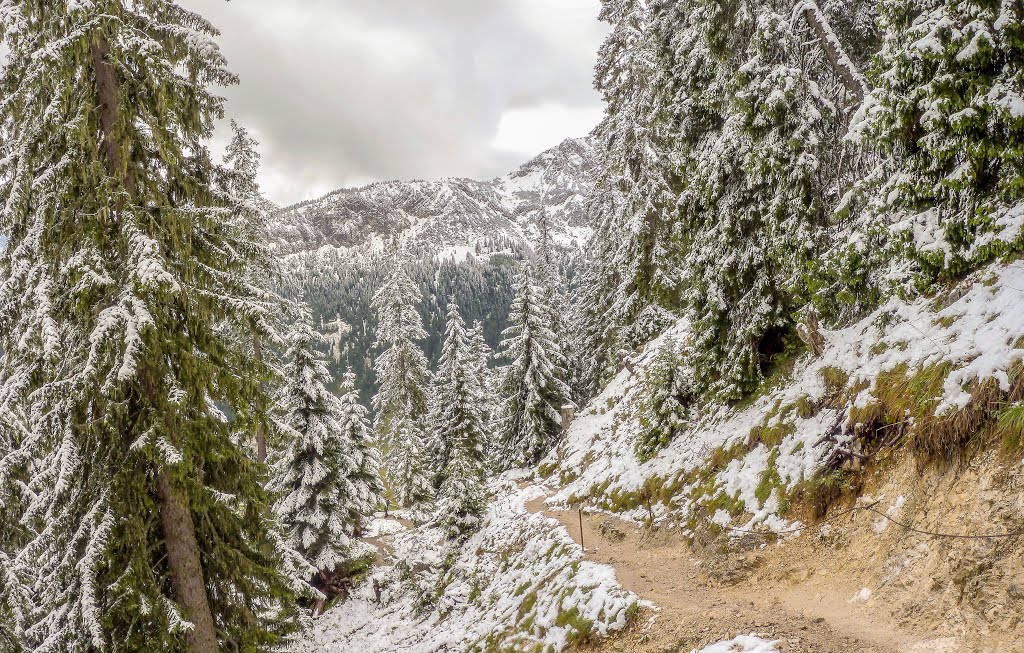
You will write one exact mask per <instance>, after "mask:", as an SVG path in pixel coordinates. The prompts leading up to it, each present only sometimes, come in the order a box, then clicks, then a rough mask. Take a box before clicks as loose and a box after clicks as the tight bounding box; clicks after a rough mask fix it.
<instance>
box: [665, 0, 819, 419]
mask: <svg viewBox="0 0 1024 653" xmlns="http://www.w3.org/2000/svg"><path fill="white" fill-rule="evenodd" d="M707 4H708V5H711V6H713V8H714V9H715V11H714V12H711V13H709V14H708V16H707V20H708V23H707V25H706V27H705V34H704V38H705V39H706V40H707V42H708V50H709V51H711V52H716V48H718V49H719V50H718V52H720V54H718V55H717V57H718V62H719V66H721V67H723V68H726V69H729V68H730V67H731V66H735V68H734V69H732V70H733V72H732V73H731V75H730V82H729V85H728V89H729V93H730V101H729V103H728V104H727V106H726V107H725V114H724V116H723V118H724V123H723V126H722V129H721V131H720V132H719V133H718V134H717V137H716V138H715V140H714V141H713V142H712V143H711V144H710V147H709V148H707V149H706V150H704V151H703V152H702V153H700V157H699V159H698V165H696V166H695V167H694V174H693V175H692V176H691V178H690V182H689V183H690V184H691V185H692V187H693V188H694V193H695V195H696V198H699V199H697V200H696V201H697V204H696V206H695V207H694V209H693V210H691V211H690V212H689V213H688V215H689V216H694V219H693V221H692V222H691V225H690V226H689V227H688V229H689V232H690V233H689V238H690V240H691V241H692V244H691V245H690V247H689V250H688V254H687V257H686V259H685V265H684V267H685V269H686V271H687V283H686V287H687V292H686V299H687V302H686V303H687V313H688V315H689V317H690V321H691V324H692V327H693V331H694V351H695V358H694V363H695V365H696V368H697V372H698V377H700V378H706V379H708V380H709V382H710V383H709V390H710V391H711V392H712V393H713V394H715V395H717V396H718V397H720V398H723V399H736V398H738V397H740V396H742V395H744V394H746V393H748V392H751V391H753V389H754V388H755V387H756V386H757V384H758V383H759V382H760V381H761V379H762V378H763V373H764V371H765V370H766V369H767V367H768V365H769V364H770V363H771V360H772V358H773V357H774V356H775V355H777V354H779V353H781V352H782V351H783V349H784V347H785V338H786V337H787V334H789V333H790V332H791V331H792V328H793V324H794V316H795V315H796V313H797V311H798V310H799V309H800V308H801V307H802V306H803V305H805V304H806V302H807V301H808V300H809V294H808V292H807V288H806V283H805V274H806V272H805V271H806V269H807V263H808V261H809V260H810V259H811V258H813V256H814V255H815V253H816V252H817V251H819V247H820V243H821V236H822V235H823V233H824V230H825V228H826V227H827V226H828V222H827V214H826V213H825V211H824V209H823V206H822V204H821V199H822V195H823V189H822V187H821V184H820V180H821V177H820V160H821V156H820V155H821V147H822V143H823V142H824V140H825V132H826V130H827V129H828V123H827V117H828V116H830V115H831V114H832V113H833V108H832V106H831V104H830V103H829V102H828V101H827V100H826V99H825V98H824V97H823V96H822V94H821V93H820V91H819V89H818V87H817V84H816V83H815V82H814V81H813V80H812V79H810V78H809V76H808V75H807V73H806V72H805V71H803V70H802V69H801V68H800V67H798V66H796V65H795V64H794V63H793V62H794V61H795V60H796V59H797V55H798V48H799V46H800V43H799V40H798V39H797V37H796V35H795V34H794V33H793V31H792V27H791V22H790V20H789V17H788V16H783V15H781V14H776V13H773V12H771V11H769V10H761V11H760V12H757V13H755V12H753V11H749V10H748V11H747V12H746V13H744V11H742V8H741V9H737V10H736V11H737V13H731V12H729V11H727V10H726V9H725V8H724V7H719V6H718V5H719V3H717V2H715V1H713V0H707ZM740 4H743V3H740ZM734 9H735V8H734ZM744 33H749V37H745V36H744ZM744 44H745V45H744ZM737 48H739V51H737Z"/></svg>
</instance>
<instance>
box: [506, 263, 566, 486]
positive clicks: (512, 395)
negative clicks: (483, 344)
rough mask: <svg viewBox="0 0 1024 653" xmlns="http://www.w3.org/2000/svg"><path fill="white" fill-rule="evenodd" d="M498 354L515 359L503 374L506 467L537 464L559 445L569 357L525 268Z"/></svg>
mask: <svg viewBox="0 0 1024 653" xmlns="http://www.w3.org/2000/svg"><path fill="white" fill-rule="evenodd" d="M518 286H519V287H518V291H517V294H516V299H515V301H514V302H513V303H512V310H511V314H510V316H509V320H510V322H511V326H509V328H508V329H506V330H505V332H504V334H503V335H504V336H505V340H504V341H502V343H501V350H500V353H499V356H500V357H502V358H504V359H505V360H508V361H510V363H509V365H508V366H506V367H505V368H504V369H503V370H502V388H501V389H502V395H503V397H504V404H503V406H502V410H501V415H500V419H499V424H498V429H499V431H500V438H501V446H500V451H499V452H498V455H499V456H500V461H501V463H502V466H503V467H504V468H505V469H508V468H512V467H523V466H527V465H532V464H535V463H536V462H538V461H539V460H540V459H541V458H543V457H544V456H545V455H546V454H547V453H548V451H550V450H551V448H552V447H553V446H554V445H555V444H556V443H557V441H558V437H559V432H560V430H561V408H562V406H563V405H564V404H565V403H566V401H568V399H569V388H568V386H567V385H566V384H565V377H566V372H565V358H564V356H563V354H562V349H561V346H560V345H559V343H558V340H557V337H556V336H555V334H554V333H553V332H552V331H551V329H550V327H549V325H550V324H551V307H550V306H548V305H547V304H545V303H544V298H543V291H542V290H541V289H540V288H538V287H537V286H536V285H534V283H533V279H532V276H531V274H530V272H529V270H528V269H525V268H524V270H523V273H522V275H521V276H520V279H519V283H518Z"/></svg>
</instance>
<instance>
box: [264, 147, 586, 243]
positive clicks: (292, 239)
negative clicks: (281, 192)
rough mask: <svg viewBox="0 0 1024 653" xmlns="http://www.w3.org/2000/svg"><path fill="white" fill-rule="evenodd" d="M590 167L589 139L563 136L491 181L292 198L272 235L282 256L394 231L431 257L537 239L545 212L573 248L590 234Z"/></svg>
mask: <svg viewBox="0 0 1024 653" xmlns="http://www.w3.org/2000/svg"><path fill="white" fill-rule="evenodd" d="M594 169H595V148H594V144H593V141H592V140H591V139H589V138H574V139H568V140H566V141H564V142H562V143H561V144H559V145H558V146H556V147H554V148H552V149H550V150H548V151H546V152H544V153H542V154H540V155H539V156H537V157H535V158H534V159H532V160H530V161H528V162H527V163H525V164H524V165H523V166H521V167H520V168H518V169H517V170H515V171H513V172H511V173H510V174H508V175H506V176H504V177H499V178H497V179H493V180H491V181H475V180H472V179H463V178H452V179H443V180H439V181H409V182H399V181H387V182H379V183H375V184H370V185H368V186H364V187H362V188H348V189H342V190H338V191H335V192H332V193H330V194H328V195H325V196H324V197H321V198H319V199H316V200H312V201H309V202H303V203H301V204H296V205H294V206H291V207H288V208H285V209H282V210H281V211H280V212H278V213H277V214H276V215H275V217H274V220H273V223H272V238H273V242H274V245H275V247H276V248H277V250H278V252H279V253H280V254H281V255H282V256H288V255H293V254H299V253H303V252H309V251H315V250H319V249H321V248H324V247H327V248H330V249H334V250H353V253H356V252H359V251H363V250H365V249H367V248H372V247H374V246H375V245H376V244H378V243H379V242H380V241H381V240H382V239H386V238H390V237H392V236H394V235H402V236H404V237H405V238H407V239H408V241H409V243H410V244H411V245H414V246H415V247H416V248H417V249H422V250H424V251H426V252H430V253H433V254H434V255H435V256H444V255H449V254H465V253H468V252H475V253H478V254H488V253H492V252H494V251H500V250H504V249H517V248H522V247H525V246H528V245H530V244H531V243H533V242H535V239H536V237H537V235H538V233H539V232H538V228H537V225H538V222H539V220H540V217H541V216H542V215H546V216H547V219H548V221H549V222H548V224H549V229H550V233H551V234H552V238H553V240H554V241H555V242H556V243H557V244H559V245H561V246H563V247H571V248H578V247H579V246H581V245H582V244H583V243H584V242H586V240H587V239H588V238H589V236H590V233H591V229H590V225H589V221H588V218H587V213H586V198H587V196H588V195H589V193H590V190H591V188H592V187H593V179H594V174H593V172H594Z"/></svg>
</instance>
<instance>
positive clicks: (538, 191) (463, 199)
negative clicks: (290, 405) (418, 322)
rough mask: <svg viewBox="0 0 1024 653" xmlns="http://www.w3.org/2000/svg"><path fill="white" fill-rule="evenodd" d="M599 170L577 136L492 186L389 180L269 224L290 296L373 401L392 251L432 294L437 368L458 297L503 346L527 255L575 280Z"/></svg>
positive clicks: (431, 344)
mask: <svg viewBox="0 0 1024 653" xmlns="http://www.w3.org/2000/svg"><path fill="white" fill-rule="evenodd" d="M594 170H595V166H594V151H593V144H592V143H591V141H590V140H589V139H569V140H566V141H565V142H563V143H562V144H560V145H559V146H557V147H555V148H552V149H551V150H549V151H547V152H544V153H542V154H541V155H539V156H537V157H535V158H534V159H532V160H530V161H529V162H527V163H526V164H524V165H523V166H521V167H520V168H518V169H517V170H515V171H514V172H512V173H510V174H509V175H507V176H505V177H501V178H498V179H495V180H492V181H488V182H477V181H471V180H467V179H453V180H444V181H438V182H407V183H406V182H388V183H380V184H374V185H371V186H368V187H365V188H359V189H350V190H340V191H337V192H335V193H332V194H330V195H327V196H325V197H323V198H321V199H318V200H314V201H311V202H305V203H303V204H299V205H297V206H293V207H289V208H286V209H282V210H281V211H280V212H278V213H277V214H276V215H275V216H274V218H273V221H272V227H271V239H272V242H273V244H274V249H275V252H277V253H278V255H279V256H281V257H282V265H283V268H284V274H283V276H282V279H283V285H282V292H283V293H284V294H285V295H286V296H289V297H293V298H295V297H303V298H304V299H305V301H306V302H307V303H309V305H310V306H311V307H312V309H313V313H314V315H315V317H316V319H317V327H318V328H319V329H320V330H321V331H322V332H323V333H325V334H326V335H327V337H328V340H329V342H330V346H331V348H332V351H331V353H332V356H331V357H330V361H329V362H330V365H331V369H332V372H333V373H334V376H335V378H341V374H342V373H343V372H344V371H345V370H346V369H349V368H351V369H352V371H353V372H354V373H355V375H356V385H357V387H358V388H359V389H360V391H361V392H362V394H363V397H364V399H365V400H367V401H368V400H369V398H370V397H371V396H372V395H373V393H374V392H375V391H376V388H377V385H376V382H375V380H374V377H373V365H374V354H375V353H379V352H376V350H375V349H374V341H375V339H376V334H377V318H376V315H375V313H374V311H373V310H372V309H371V306H370V304H371V299H372V297H373V294H374V293H375V292H376V291H377V289H378V288H380V286H381V285H382V283H383V279H382V277H383V268H384V267H386V265H387V264H388V262H389V261H390V259H391V258H392V257H394V256H401V257H402V259H403V261H404V262H405V267H406V268H407V272H408V273H409V275H410V276H411V277H412V279H413V281H414V282H415V283H416V285H417V286H418V287H419V291H420V294H421V295H422V297H423V298H424V300H423V302H422V303H421V304H419V305H418V307H417V308H418V310H419V312H420V315H421V318H422V319H423V322H424V328H425V331H426V334H427V335H426V338H425V339H424V340H423V342H422V343H421V344H422V348H423V351H424V353H425V354H426V356H427V359H428V361H429V364H430V366H431V368H434V367H436V365H437V363H438V361H439V359H440V355H441V342H442V339H443V337H444V328H445V315H446V314H447V312H448V305H449V300H450V299H451V298H454V299H455V301H456V303H457V304H458V306H459V307H460V308H461V310H462V315H463V316H464V318H465V319H466V321H467V322H468V323H469V324H473V323H474V322H477V321H479V322H480V324H481V329H482V331H483V334H484V338H485V340H486V341H487V344H488V345H489V346H490V347H491V348H492V349H497V347H498V345H499V344H500V342H501V333H502V331H504V330H505V328H506V327H507V326H508V314H509V308H510V306H511V304H512V297H513V283H514V280H515V276H516V274H517V270H518V269H519V266H520V263H521V262H522V261H524V260H534V259H536V258H538V257H545V258H550V259H551V263H552V264H553V265H555V266H556V267H557V268H558V269H559V274H560V276H561V277H562V278H563V279H566V280H567V281H566V283H569V281H568V280H570V279H572V278H574V276H575V271H576V267H577V265H578V261H579V258H580V255H581V253H582V249H583V247H584V246H585V244H586V243H587V242H588V241H589V239H590V236H591V234H592V232H593V228H592V226H591V219H590V215H589V213H588V212H587V204H586V200H587V197H589V195H590V189H591V188H592V187H593V185H594V180H595V171H594Z"/></svg>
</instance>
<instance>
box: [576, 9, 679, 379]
mask: <svg viewBox="0 0 1024 653" xmlns="http://www.w3.org/2000/svg"><path fill="white" fill-rule="evenodd" d="M601 20H603V21H604V22H607V23H609V24H610V25H611V26H612V30H611V32H610V33H609V36H608V37H607V39H606V40H605V42H604V44H603V45H602V47H601V50H600V52H599V60H598V64H597V73H596V87H597V90H598V91H599V92H600V93H601V94H602V96H603V97H604V100H605V103H606V116H605V119H604V120H603V121H602V123H601V124H600V125H599V126H598V129H597V135H598V140H599V142H600V147H601V163H600V170H601V171H600V177H599V180H598V186H599V187H600V188H599V191H598V192H597V193H595V194H594V196H593V199H592V201H591V213H592V215H593V216H594V219H595V220H596V221H597V223H598V232H597V235H596V238H595V239H594V242H593V244H592V245H591V246H592V247H593V248H594V249H595V250H598V254H597V255H596V256H593V257H591V261H594V260H595V259H596V260H599V261H600V264H599V265H597V266H595V268H594V270H593V271H592V273H591V274H590V275H589V276H588V280H589V282H590V283H591V284H594V285H595V287H593V288H590V289H589V290H588V291H587V294H589V295H592V296H594V301H593V302H591V303H590V304H591V306H592V308H589V309H588V312H592V311H594V308H593V307H600V308H601V310H603V311H604V312H603V313H602V314H599V315H594V316H593V317H594V318H596V319H597V320H598V321H599V323H600V325H601V329H600V335H599V336H598V337H596V338H594V337H593V336H592V337H590V338H588V339H589V340H596V342H594V343H593V345H595V346H596V350H595V356H594V358H595V361H594V366H593V368H594V369H593V371H594V372H596V373H597V374H600V379H598V380H599V381H600V380H603V379H605V378H607V376H608V375H609V374H610V372H611V371H613V363H612V361H614V360H616V358H617V354H618V352H619V350H623V349H625V350H633V349H635V348H636V347H638V346H640V345H642V344H643V343H645V342H647V341H648V340H650V339H651V338H653V337H654V336H655V335H657V334H658V333H660V332H661V331H662V330H663V329H664V328H665V327H667V326H668V325H670V324H671V323H672V322H673V321H674V320H675V316H674V313H673V311H674V310H675V309H676V308H678V306H677V301H678V298H679V292H678V289H677V282H678V279H679V275H678V274H677V273H676V272H677V271H676V269H675V267H674V265H673V260H674V256H675V248H674V246H673V244H672V235H673V229H672V226H673V224H674V219H673V215H674V210H675V195H674V193H675V191H674V190H673V188H674V186H675V185H676V180H675V176H674V173H675V172H676V169H675V167H674V166H673V165H672V163H671V159H670V156H669V155H670V145H671V141H670V135H671V133H672V130H673V129H674V128H675V127H674V125H673V120H672V115H671V111H670V109H671V108H672V105H671V98H672V88H673V86H674V82H673V80H672V78H671V77H670V76H669V74H668V73H670V72H671V71H670V70H669V69H668V68H667V67H666V66H664V65H662V63H663V60H664V57H665V55H666V52H665V49H664V47H663V41H664V39H663V38H662V35H661V34H660V32H659V31H658V30H657V29H656V28H655V26H654V25H653V24H652V10H651V7H650V4H649V3H647V2H643V1H641V0H604V1H603V2H602V10H601ZM588 384H589V385H592V384H593V381H590V380H588V381H584V382H583V383H582V385H588Z"/></svg>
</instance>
